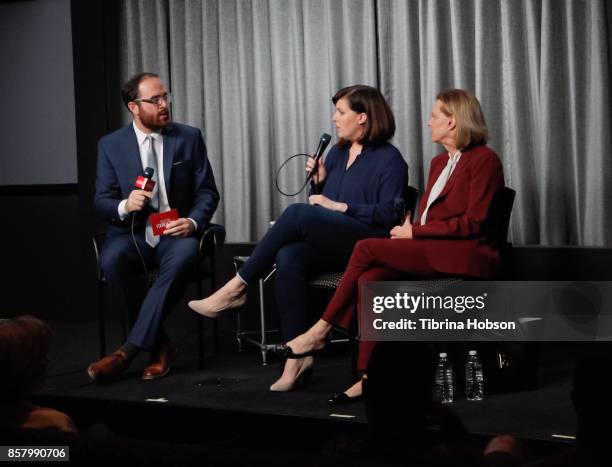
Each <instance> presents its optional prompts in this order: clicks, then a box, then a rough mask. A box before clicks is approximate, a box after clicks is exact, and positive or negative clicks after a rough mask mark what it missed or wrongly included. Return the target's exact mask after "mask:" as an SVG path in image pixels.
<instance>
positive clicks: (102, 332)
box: [92, 223, 225, 368]
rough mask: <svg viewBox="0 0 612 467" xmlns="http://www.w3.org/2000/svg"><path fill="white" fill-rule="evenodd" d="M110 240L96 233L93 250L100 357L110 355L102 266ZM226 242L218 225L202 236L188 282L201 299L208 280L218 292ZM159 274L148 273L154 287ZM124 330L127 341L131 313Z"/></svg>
mask: <svg viewBox="0 0 612 467" xmlns="http://www.w3.org/2000/svg"><path fill="white" fill-rule="evenodd" d="M105 239H106V234H105V233H100V234H96V235H94V236H93V238H92V241H93V247H94V254H95V258H96V271H97V280H98V333H99V341H100V357H103V356H104V355H106V326H105V323H106V321H105V300H104V289H105V288H106V285H107V282H106V278H105V277H104V272H103V271H102V268H101V266H100V252H101V249H102V245H103V244H104V241H105ZM224 243H225V227H223V226H222V225H218V224H212V223H211V224H209V225H208V227H207V228H206V230H205V231H204V233H203V234H202V236H201V237H200V243H199V247H198V255H199V257H198V261H196V263H195V267H194V270H193V272H192V273H191V274H190V276H189V279H188V281H189V282H192V283H193V282H195V284H196V290H197V296H198V298H201V297H202V296H203V295H204V292H203V288H202V283H203V281H204V280H205V279H209V280H210V290H211V291H212V290H215V289H216V285H217V284H216V282H217V277H216V258H217V254H218V252H219V250H220V249H221V247H222V246H223V244H224ZM158 273H159V271H158V270H157V269H153V270H150V271H149V272H148V277H147V283H148V284H149V285H150V284H152V283H153V282H154V281H155V279H156V278H157V275H158ZM202 319H203V317H202V316H200V315H197V332H198V367H199V368H203V366H204V338H203V330H204V327H203V321H202ZM122 324H123V325H122V331H123V339H124V340H125V338H126V337H127V333H128V329H129V326H130V323H129V318H128V316H127V310H124V313H122ZM213 335H214V348H215V351H217V350H218V348H219V330H218V323H217V321H216V320H214V322H213Z"/></svg>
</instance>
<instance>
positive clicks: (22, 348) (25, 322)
mask: <svg viewBox="0 0 612 467" xmlns="http://www.w3.org/2000/svg"><path fill="white" fill-rule="evenodd" d="M50 335H51V331H50V329H49V327H48V326H47V325H46V324H45V323H43V322H42V321H41V320H39V319H38V318H35V317H34V316H30V315H26V316H20V317H18V318H14V319H2V320H0V373H2V384H0V397H2V399H8V400H12V401H17V400H23V399H27V398H28V397H29V396H31V395H32V393H34V392H36V391H37V390H38V389H40V387H41V386H42V384H43V382H44V380H45V376H46V371H47V361H48V360H47V351H48V350H49V337H50Z"/></svg>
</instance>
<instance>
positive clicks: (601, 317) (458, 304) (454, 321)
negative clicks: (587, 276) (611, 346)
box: [359, 280, 612, 341]
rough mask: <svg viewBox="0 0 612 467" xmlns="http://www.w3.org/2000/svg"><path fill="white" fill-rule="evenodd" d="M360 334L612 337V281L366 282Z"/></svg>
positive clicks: (393, 337)
mask: <svg viewBox="0 0 612 467" xmlns="http://www.w3.org/2000/svg"><path fill="white" fill-rule="evenodd" d="M359 328H360V336H361V339H363V340H375V341H384V340H393V341H402V340H417V341H475V340H478V341H504V340H506V341H596V340H598V341H610V340H612V282H525V281H521V282H518V281H499V282H494V281H461V280H443V281H433V282H432V281H423V282H420V281H415V282H391V281H389V282H366V283H365V284H363V286H362V290H361V319H360V327H359Z"/></svg>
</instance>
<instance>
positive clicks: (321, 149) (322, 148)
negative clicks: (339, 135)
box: [307, 133, 331, 193]
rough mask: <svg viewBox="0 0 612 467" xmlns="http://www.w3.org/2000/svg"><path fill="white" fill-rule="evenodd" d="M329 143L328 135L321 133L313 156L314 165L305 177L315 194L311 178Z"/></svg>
mask: <svg viewBox="0 0 612 467" xmlns="http://www.w3.org/2000/svg"><path fill="white" fill-rule="evenodd" d="M330 141H331V136H330V135H328V134H327V133H323V134H322V135H321V139H320V140H319V146H318V147H317V150H316V151H315V155H314V160H315V163H314V165H313V167H312V170H311V172H310V173H309V174H308V177H307V180H310V186H311V188H312V191H313V193H316V184H315V182H314V180H313V179H312V178H313V177H314V175H315V174H316V173H317V172H318V170H319V160H320V159H321V156H323V153H324V152H325V149H326V148H327V146H328V145H329V142H330Z"/></svg>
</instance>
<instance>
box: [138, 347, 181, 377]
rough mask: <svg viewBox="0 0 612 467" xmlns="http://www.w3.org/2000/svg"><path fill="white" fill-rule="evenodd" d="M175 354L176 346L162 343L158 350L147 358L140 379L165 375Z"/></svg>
mask: <svg viewBox="0 0 612 467" xmlns="http://www.w3.org/2000/svg"><path fill="white" fill-rule="evenodd" d="M176 354H177V351H176V347H174V345H172V344H170V343H168V344H166V345H163V346H162V347H161V349H160V350H159V351H158V352H153V353H152V354H151V358H150V359H149V365H148V366H147V367H146V368H145V369H144V371H143V373H142V379H144V380H152V379H157V378H162V377H163V376H166V375H167V374H168V372H169V371H170V364H171V363H172V361H173V360H174V359H175V357H176Z"/></svg>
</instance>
